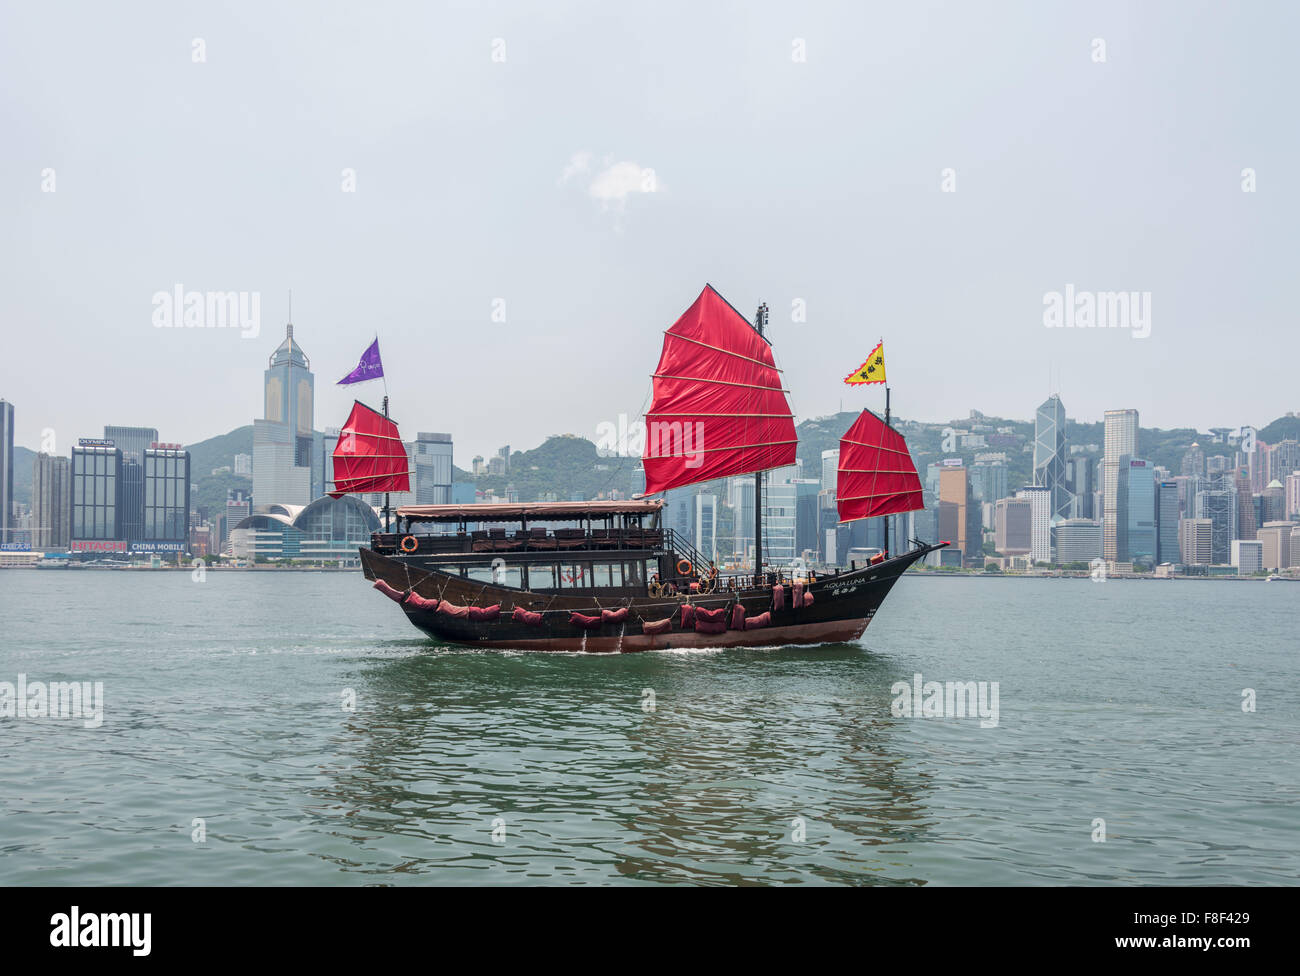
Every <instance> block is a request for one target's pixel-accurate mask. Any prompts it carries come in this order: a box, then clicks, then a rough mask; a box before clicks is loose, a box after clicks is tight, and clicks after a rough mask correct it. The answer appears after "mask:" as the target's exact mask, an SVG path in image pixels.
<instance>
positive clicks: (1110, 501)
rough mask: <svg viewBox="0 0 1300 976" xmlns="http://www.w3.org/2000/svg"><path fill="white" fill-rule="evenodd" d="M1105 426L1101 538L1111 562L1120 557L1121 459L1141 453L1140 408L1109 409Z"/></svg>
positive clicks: (1105, 552)
mask: <svg viewBox="0 0 1300 976" xmlns="http://www.w3.org/2000/svg"><path fill="white" fill-rule="evenodd" d="M1105 429H1106V444H1105V447H1104V449H1103V453H1102V479H1101V480H1102V486H1101V490H1102V498H1103V510H1102V520H1101V542H1102V552H1103V555H1104V558H1105V559H1106V561H1107V562H1114V561H1115V560H1117V559H1119V545H1118V544H1119V523H1118V521H1117V513H1116V509H1117V507H1118V504H1119V494H1118V492H1119V459H1120V458H1122V457H1123V456H1124V455H1125V454H1137V436H1138V412H1137V411H1136V410H1107V411H1106V428H1105Z"/></svg>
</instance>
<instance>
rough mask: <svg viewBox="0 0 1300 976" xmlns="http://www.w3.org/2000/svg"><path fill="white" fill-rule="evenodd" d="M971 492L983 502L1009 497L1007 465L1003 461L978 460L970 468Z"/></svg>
mask: <svg viewBox="0 0 1300 976" xmlns="http://www.w3.org/2000/svg"><path fill="white" fill-rule="evenodd" d="M970 483H971V493H972V494H974V496H975V497H976V498H978V499H979V500H980V501H982V502H996V501H997V500H998V499H999V498H1006V497H1007V466H1006V465H1005V464H1003V463H1002V462H1001V461H976V462H975V463H974V464H972V465H971V469H970Z"/></svg>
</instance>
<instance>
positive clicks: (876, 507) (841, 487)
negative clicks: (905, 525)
mask: <svg viewBox="0 0 1300 976" xmlns="http://www.w3.org/2000/svg"><path fill="white" fill-rule="evenodd" d="M835 503H836V506H837V507H838V508H839V516H840V521H841V522H852V521H854V520H856V519H864V518H878V517H880V516H882V515H897V514H899V513H901V512H915V511H917V510H918V509H922V508H924V507H925V502H924V500H923V499H922V496H921V479H920V478H919V477H917V474H916V465H914V464H913V463H912V455H911V453H910V452H909V451H908V450H907V443H906V441H904V440H903V435H902V434H900V433H899V432H898V431H896V430H894V428H893V427H890V426H889V425H888V424H886V423H885V422H884V421H883V420H881V419H880V418H879V417H877V416H876V415H875V414H874V413H872V412H871V411H870V410H863V411H862V413H861V415H860V416H859V417H858V419H857V420H855V421H854V422H853V426H852V427H850V428H849V429H848V430H847V431H846V432H845V433H844V436H843V437H841V438H840V460H839V465H838V470H837V472H836V487H835Z"/></svg>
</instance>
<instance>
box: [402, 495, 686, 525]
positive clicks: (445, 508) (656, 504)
mask: <svg viewBox="0 0 1300 976" xmlns="http://www.w3.org/2000/svg"><path fill="white" fill-rule="evenodd" d="M663 507H664V503H663V499H661V498H656V499H654V500H647V501H626V502H522V503H520V502H482V503H477V504H472V505H403V506H402V507H401V508H399V509H398V510H397V517H398V518H404V519H410V520H411V521H412V522H520V521H536V522H561V521H565V520H569V521H575V522H581V521H584V520H586V519H588V518H593V519H605V518H610V517H611V516H614V515H653V514H655V513H656V512H658V511H659V510H661V509H662V508H663Z"/></svg>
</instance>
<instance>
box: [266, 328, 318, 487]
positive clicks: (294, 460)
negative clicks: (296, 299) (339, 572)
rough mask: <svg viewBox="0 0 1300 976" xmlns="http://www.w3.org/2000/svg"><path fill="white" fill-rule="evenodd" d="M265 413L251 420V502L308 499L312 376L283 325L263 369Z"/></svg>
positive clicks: (313, 382) (306, 363) (304, 356)
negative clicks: (276, 344) (275, 346)
mask: <svg viewBox="0 0 1300 976" xmlns="http://www.w3.org/2000/svg"><path fill="white" fill-rule="evenodd" d="M263 399H264V403H265V413H266V416H265V417H264V418H262V419H259V420H254V421H253V503H254V504H255V505H256V506H257V507H258V508H262V507H263V506H267V505H306V504H308V503H309V502H310V501H311V500H312V499H311V489H312V480H313V479H312V453H313V450H314V443H313V436H312V419H313V417H312V415H313V410H314V409H315V399H316V377H315V375H314V374H313V373H312V371H311V362H310V361H309V360H308V359H307V356H306V354H305V353H304V352H303V351H302V349H301V348H300V347H299V346H298V343H296V342H295V341H294V338H293V325H292V324H290V325H288V326H286V327H285V333H284V341H283V342H281V343H280V345H279V347H278V348H277V349H276V350H275V352H273V353H272V354H271V357H270V360H269V361H268V363H267V369H266V372H265V373H264V374H263Z"/></svg>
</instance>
